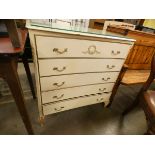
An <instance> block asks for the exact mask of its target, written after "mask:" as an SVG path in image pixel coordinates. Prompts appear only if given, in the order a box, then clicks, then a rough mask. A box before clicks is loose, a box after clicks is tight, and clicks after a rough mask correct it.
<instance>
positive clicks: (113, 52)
mask: <svg viewBox="0 0 155 155" xmlns="http://www.w3.org/2000/svg"><path fill="white" fill-rule="evenodd" d="M111 53H112V54H113V55H118V54H120V53H121V52H120V51H117V52H115V51H111Z"/></svg>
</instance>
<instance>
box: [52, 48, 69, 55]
mask: <svg viewBox="0 0 155 155" xmlns="http://www.w3.org/2000/svg"><path fill="white" fill-rule="evenodd" d="M67 51H68V48H65V49H64V50H63V51H59V49H58V48H53V52H56V53H59V54H63V53H65V52H67Z"/></svg>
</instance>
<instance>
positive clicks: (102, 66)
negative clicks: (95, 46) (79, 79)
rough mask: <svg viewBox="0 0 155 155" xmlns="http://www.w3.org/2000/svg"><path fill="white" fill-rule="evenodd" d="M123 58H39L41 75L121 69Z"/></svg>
mask: <svg viewBox="0 0 155 155" xmlns="http://www.w3.org/2000/svg"><path fill="white" fill-rule="evenodd" d="M123 63H124V60H122V59H44V60H39V70H40V76H50V75H60V74H70V73H85V72H103V71H107V72H109V71H120V69H121V67H122V65H123Z"/></svg>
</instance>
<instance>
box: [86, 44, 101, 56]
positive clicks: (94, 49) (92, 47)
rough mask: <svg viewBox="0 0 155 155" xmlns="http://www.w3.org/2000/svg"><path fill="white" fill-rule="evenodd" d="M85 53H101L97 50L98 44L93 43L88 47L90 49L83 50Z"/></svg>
mask: <svg viewBox="0 0 155 155" xmlns="http://www.w3.org/2000/svg"><path fill="white" fill-rule="evenodd" d="M83 53H85V54H87V53H88V54H90V55H93V54H95V53H96V54H99V53H100V52H98V51H97V50H96V46H95V45H91V46H89V47H88V51H85V52H83Z"/></svg>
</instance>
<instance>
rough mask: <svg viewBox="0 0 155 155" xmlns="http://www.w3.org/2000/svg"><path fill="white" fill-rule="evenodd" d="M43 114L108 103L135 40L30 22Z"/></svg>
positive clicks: (36, 77)
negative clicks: (33, 24)
mask: <svg viewBox="0 0 155 155" xmlns="http://www.w3.org/2000/svg"><path fill="white" fill-rule="evenodd" d="M27 27H28V28H29V35H30V41H31V46H32V50H33V59H34V65H35V79H36V86H37V96H38V108H39V114H40V117H41V118H43V117H44V116H45V115H49V114H53V113H58V112H62V111H65V110H69V109H74V108H78V107H82V106H86V105H92V104H96V103H101V102H104V104H105V106H106V105H108V103H109V98H110V96H111V92H112V89H113V87H114V84H115V82H116V80H117V77H118V75H119V72H120V70H121V68H122V65H123V64H124V61H125V59H126V57H127V55H128V52H129V50H130V48H131V47H132V46H133V43H134V40H132V39H127V38H121V37H114V36H108V35H97V34H90V33H82V32H73V31H65V30H58V29H50V28H42V27H36V26H31V25H29V23H27Z"/></svg>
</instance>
